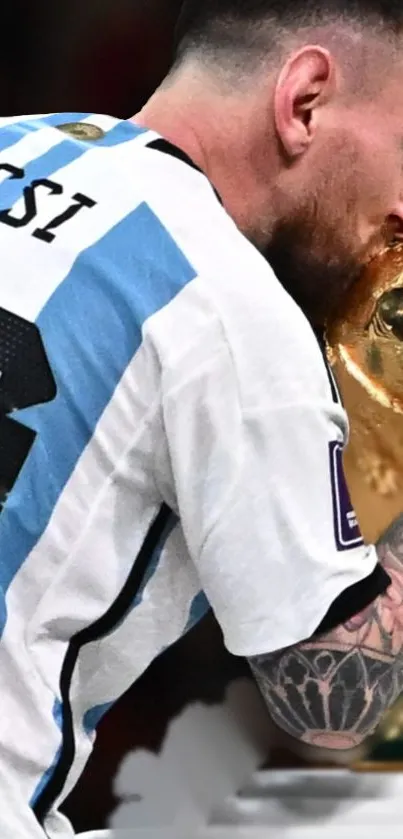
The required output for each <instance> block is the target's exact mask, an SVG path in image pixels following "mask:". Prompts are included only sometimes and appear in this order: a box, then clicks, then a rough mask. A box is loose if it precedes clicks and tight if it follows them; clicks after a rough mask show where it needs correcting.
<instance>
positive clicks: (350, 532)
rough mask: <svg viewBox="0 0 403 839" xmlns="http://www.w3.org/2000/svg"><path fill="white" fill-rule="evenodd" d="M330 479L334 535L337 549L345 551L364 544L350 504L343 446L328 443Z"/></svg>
mask: <svg viewBox="0 0 403 839" xmlns="http://www.w3.org/2000/svg"><path fill="white" fill-rule="evenodd" d="M329 452H330V479H331V487H332V500H333V519H334V535H335V539H336V545H337V549H338V550H339V551H347V550H350V549H351V548H358V547H359V546H360V545H363V544H364V540H363V538H362V535H361V530H360V528H359V525H358V522H357V516H356V513H355V510H354V508H353V506H352V503H351V498H350V493H349V490H348V486H347V481H346V477H345V474H344V467H343V446H342V444H341V443H336V442H333V443H329Z"/></svg>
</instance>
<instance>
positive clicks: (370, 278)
mask: <svg viewBox="0 0 403 839" xmlns="http://www.w3.org/2000/svg"><path fill="white" fill-rule="evenodd" d="M327 341H328V352H329V360H330V363H331V365H332V368H333V371H334V374H335V377H336V380H337V382H338V385H339V387H340V390H341V394H342V397H343V401H344V405H345V407H346V410H347V413H348V415H349V419H350V427H351V435H350V441H349V444H348V447H347V450H346V453H345V470H346V475H347V481H348V484H349V487H350V492H351V496H352V500H353V504H354V506H355V509H356V512H357V515H358V519H359V522H360V525H361V529H362V531H363V534H364V537H365V538H366V539H367V540H368V541H374V540H375V539H376V538H377V537H378V536H379V535H380V534H381V533H382V532H383V531H384V530H385V528H386V527H387V526H388V524H390V522H391V521H392V520H393V519H394V518H395V516H396V515H398V514H399V513H401V512H403V244H401V245H396V246H394V247H393V248H390V249H388V250H385V251H383V252H382V253H381V254H379V255H378V256H377V257H376V258H375V259H373V260H372V262H371V263H370V264H369V265H368V267H367V269H366V270H365V272H364V274H363V276H362V278H361V280H360V281H359V283H358V284H357V285H356V286H355V288H354V290H353V292H352V294H351V295H350V297H349V298H348V299H347V300H346V302H345V305H344V307H343V309H342V310H341V311H340V313H339V315H338V318H337V319H336V320H335V322H334V323H333V324H332V325H331V326H329V328H328V332H327Z"/></svg>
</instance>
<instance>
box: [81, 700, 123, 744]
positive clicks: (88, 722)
mask: <svg viewBox="0 0 403 839" xmlns="http://www.w3.org/2000/svg"><path fill="white" fill-rule="evenodd" d="M115 701H116V700H114V701H113V702H105V704H104V705H96V706H95V708H90V710H89V711H87V713H86V714H84V719H83V728H84V731H85V733H86V734H87V735H88V737H91V735H92V734H93V733H94V731H96V729H97V728H98V726H99V723H100V722H101V720H102V719H103V717H104V716H105V714H107V713H108V711H110V709H111V708H112V707H113V705H114V704H115Z"/></svg>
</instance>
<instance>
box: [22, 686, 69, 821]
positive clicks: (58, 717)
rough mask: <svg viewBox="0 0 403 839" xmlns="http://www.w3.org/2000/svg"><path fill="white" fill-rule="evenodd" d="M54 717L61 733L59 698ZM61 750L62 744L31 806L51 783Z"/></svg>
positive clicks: (31, 805)
mask: <svg viewBox="0 0 403 839" xmlns="http://www.w3.org/2000/svg"><path fill="white" fill-rule="evenodd" d="M53 719H54V721H55V723H56V725H57V727H58V729H59V731H60V734H61V733H62V730H63V712H62V704H61V702H59V700H58V699H56V700H55V704H54V706H53ZM61 750H62V746H61V745H60V746H59V749H58V751H57V753H56V756H55V758H54V760H53V763H52V765H51V766H49V769H47V771H46V772H45V773H44V775H43V776H42V778H41V780H40V781H39V784H38V786H37V787H36V790H35V792H34V794H33V796H32V798H31V801H30V802H29V805H30V807H34V806H35V804H36V802H37V800H38V798H39V796H40V795H41V794H42V792H43V790H44V789H45V787H46V786H47V784H48V783H49V781H50V779H51V777H52V775H53V772H54V770H55V768H56V766H57V764H58V762H59V757H60V753H61Z"/></svg>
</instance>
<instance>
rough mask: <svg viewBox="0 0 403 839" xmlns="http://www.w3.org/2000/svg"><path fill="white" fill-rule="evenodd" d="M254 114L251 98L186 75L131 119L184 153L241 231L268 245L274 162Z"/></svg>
mask: <svg viewBox="0 0 403 839" xmlns="http://www.w3.org/2000/svg"><path fill="white" fill-rule="evenodd" d="M254 111H256V105H255V104H254V102H253V97H252V96H250V97H249V99H248V98H247V97H246V96H245V94H244V95H243V96H242V97H238V98H236V96H234V95H228V96H225V95H223V94H222V93H221V92H217V91H216V90H214V89H212V88H211V87H210V88H209V86H208V83H207V84H206V83H205V82H204V84H200V83H198V81H197V80H194V79H193V80H192V79H189V77H185V78H183V79H179V80H178V81H175V82H174V83H172V84H170V85H168V84H166V85H164V86H163V87H161V88H160V89H159V90H157V92H156V93H155V94H154V96H153V97H152V98H151V99H150V100H149V102H148V103H147V105H146V106H145V107H144V108H143V110H142V111H141V112H140V113H139V114H137V115H136V116H134V117H133V118H132V121H133V122H135V123H136V124H137V125H141V126H143V127H146V128H148V129H150V130H151V131H156V132H157V133H158V134H161V135H162V136H163V137H164V138H165V139H166V140H168V141H169V142H171V143H173V144H174V145H176V146H177V147H178V148H180V149H182V151H184V152H185V153H186V154H187V155H188V156H189V157H190V158H191V159H192V160H193V162H194V163H195V164H196V165H197V166H199V168H200V169H201V170H202V171H203V172H204V173H205V174H206V176H207V177H208V179H209V181H210V182H211V184H212V185H213V186H214V187H215V189H216V190H217V192H218V193H219V194H220V196H221V199H222V201H223V203H224V206H225V208H226V210H227V212H228V214H229V215H230V216H231V217H232V219H233V220H234V222H235V224H236V225H237V226H238V228H239V229H240V230H241V231H242V233H244V234H245V235H246V236H247V237H248V238H249V239H250V240H251V241H252V242H254V243H255V244H256V245H257V246H258V247H264V246H265V244H266V242H267V239H268V238H269V236H270V233H271V230H272V226H273V218H270V214H269V213H268V207H270V205H271V201H270V195H269V193H270V187H271V185H272V183H273V164H274V161H270V160H269V159H268V154H267V153H263V154H262V151H261V148H262V147H263V148H264V144H263V143H262V142H261V138H260V135H261V120H260V121H259V119H258V118H257V115H256V114H255V113H254ZM259 141H260V142H259ZM271 164H272V165H271ZM270 176H271V177H270ZM262 219H263V225H264V231H262Z"/></svg>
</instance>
